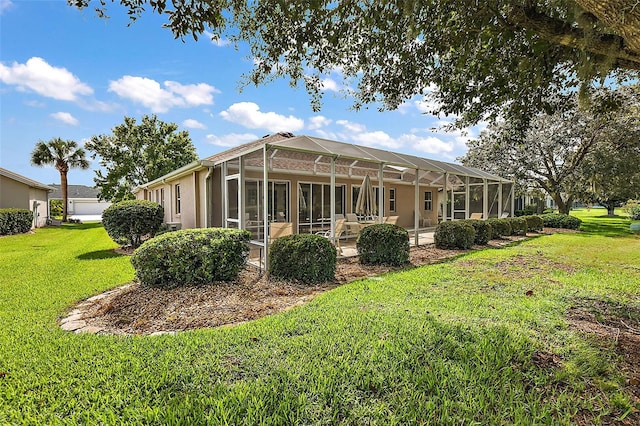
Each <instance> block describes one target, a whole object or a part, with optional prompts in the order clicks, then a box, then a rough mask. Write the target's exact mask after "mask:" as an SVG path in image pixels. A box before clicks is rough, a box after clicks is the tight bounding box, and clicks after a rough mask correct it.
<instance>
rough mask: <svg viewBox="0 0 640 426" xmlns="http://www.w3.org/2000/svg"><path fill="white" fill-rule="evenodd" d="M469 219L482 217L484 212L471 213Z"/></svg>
mask: <svg viewBox="0 0 640 426" xmlns="http://www.w3.org/2000/svg"><path fill="white" fill-rule="evenodd" d="M469 219H478V220H479V219H482V213H471V216H470V217H469Z"/></svg>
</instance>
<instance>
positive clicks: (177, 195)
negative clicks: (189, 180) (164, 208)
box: [176, 184, 180, 214]
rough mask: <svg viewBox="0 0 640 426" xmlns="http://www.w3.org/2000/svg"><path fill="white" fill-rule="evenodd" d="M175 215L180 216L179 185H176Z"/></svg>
mask: <svg viewBox="0 0 640 426" xmlns="http://www.w3.org/2000/svg"><path fill="white" fill-rule="evenodd" d="M176 214H180V184H177V185H176Z"/></svg>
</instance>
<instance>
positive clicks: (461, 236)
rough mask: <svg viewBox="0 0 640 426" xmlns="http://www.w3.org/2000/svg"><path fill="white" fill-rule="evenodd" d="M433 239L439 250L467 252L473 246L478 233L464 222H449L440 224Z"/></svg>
mask: <svg viewBox="0 0 640 426" xmlns="http://www.w3.org/2000/svg"><path fill="white" fill-rule="evenodd" d="M433 237H434V242H435V244H436V247H438V248H442V249H464V250H466V249H469V248H471V246H472V245H473V241H474V240H475V237H476V231H475V230H474V229H473V226H471V225H470V224H468V223H465V222H463V221H447V222H442V223H440V224H438V227H437V228H436V232H435V234H434V236H433Z"/></svg>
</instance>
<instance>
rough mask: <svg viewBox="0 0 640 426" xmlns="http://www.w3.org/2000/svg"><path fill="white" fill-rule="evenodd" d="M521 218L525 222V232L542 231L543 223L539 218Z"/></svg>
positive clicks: (535, 216) (536, 216) (532, 216)
mask: <svg viewBox="0 0 640 426" xmlns="http://www.w3.org/2000/svg"><path fill="white" fill-rule="evenodd" d="M522 218H523V219H524V220H526V221H527V230H529V231H532V232H540V231H542V227H543V226H544V222H543V221H542V218H541V217H540V216H538V215H530V216H523V217H522Z"/></svg>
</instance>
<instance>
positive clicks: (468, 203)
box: [464, 176, 471, 219]
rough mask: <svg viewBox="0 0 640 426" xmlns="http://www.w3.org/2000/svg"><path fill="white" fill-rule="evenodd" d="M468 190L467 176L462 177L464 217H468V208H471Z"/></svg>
mask: <svg viewBox="0 0 640 426" xmlns="http://www.w3.org/2000/svg"><path fill="white" fill-rule="evenodd" d="M469 198H470V191H469V176H465V178H464V217H465V219H469V216H470V215H469V209H470V208H471V202H470V200H469Z"/></svg>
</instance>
